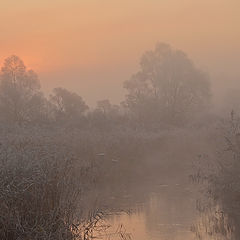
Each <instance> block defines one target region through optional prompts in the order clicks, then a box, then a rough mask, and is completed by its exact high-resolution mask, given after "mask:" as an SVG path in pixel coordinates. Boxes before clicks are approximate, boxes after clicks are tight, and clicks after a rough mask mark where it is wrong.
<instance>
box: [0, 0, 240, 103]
mask: <svg viewBox="0 0 240 240" xmlns="http://www.w3.org/2000/svg"><path fill="white" fill-rule="evenodd" d="M0 33H1V35H0V64H1V63H2V61H3V59H4V58H5V57H7V56H9V55H11V54H16V55H18V56H20V57H21V58H22V59H23V60H24V61H25V63H26V65H28V66H29V67H31V68H33V69H34V70H35V71H36V72H37V73H38V74H39V76H40V78H41V82H42V86H43V88H44V89H46V90H49V89H51V88H52V87H56V86H63V87H68V88H69V89H71V90H74V91H77V92H78V93H80V95H82V96H83V97H84V98H85V99H86V101H87V103H89V104H93V103H94V102H95V101H96V100H97V99H104V98H110V99H111V100H112V101H113V102H118V101H120V100H121V98H122V96H123V90H122V82H123V81H124V80H127V79H128V78H129V77H130V76H131V74H132V73H134V72H135V71H136V70H137V68H138V62H139V58H140V56H141V55H142V53H143V52H144V51H145V50H149V49H152V48H154V45H155V44H156V42H158V41H159V42H166V43H169V44H171V45H172V46H173V47H175V48H178V49H181V50H183V51H185V52H186V53H187V54H188V55H189V56H190V57H191V58H192V59H193V60H194V61H195V62H196V64H197V65H198V66H200V67H201V68H203V69H205V70H207V71H209V72H210V73H212V75H213V78H214V79H215V83H216V82H217V81H219V82H221V84H222V81H223V79H224V80H225V81H227V80H231V81H237V79H238V80H239V81H240V67H239V63H240V0H21V1H20V0H0ZM218 77H219V79H218Z"/></svg>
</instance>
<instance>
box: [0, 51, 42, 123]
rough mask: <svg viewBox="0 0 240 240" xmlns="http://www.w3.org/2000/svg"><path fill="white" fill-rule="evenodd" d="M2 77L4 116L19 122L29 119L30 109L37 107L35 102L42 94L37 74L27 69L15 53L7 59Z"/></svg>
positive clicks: (0, 102)
mask: <svg viewBox="0 0 240 240" xmlns="http://www.w3.org/2000/svg"><path fill="white" fill-rule="evenodd" d="M0 77H1V83H0V109H1V116H2V118H4V119H5V120H7V121H10V122H14V123H19V124H21V123H23V122H25V121H29V120H30V119H29V117H30V115H29V113H30V112H29V110H30V109H34V108H35V107H37V106H35V104H38V103H39V101H40V99H41V96H42V95H41V92H40V82H39V80H38V76H37V74H36V73H35V72H34V71H33V70H27V69H26V66H25V65H24V63H23V61H22V60H21V59H20V58H19V57H17V56H15V55H13V56H11V57H8V58H6V59H5V61H4V64H3V66H2V68H1V76H0ZM36 99H38V101H36ZM39 104H40V103H39ZM31 112H33V111H31Z"/></svg>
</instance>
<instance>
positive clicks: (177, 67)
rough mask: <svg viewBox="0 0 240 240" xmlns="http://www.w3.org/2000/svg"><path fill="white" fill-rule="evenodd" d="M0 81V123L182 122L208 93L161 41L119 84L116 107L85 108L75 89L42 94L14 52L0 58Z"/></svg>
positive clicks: (199, 76) (184, 60)
mask: <svg viewBox="0 0 240 240" xmlns="http://www.w3.org/2000/svg"><path fill="white" fill-rule="evenodd" d="M0 79H1V82H0V111H1V116H0V121H1V122H2V123H5V124H6V123H7V124H17V125H21V126H23V125H28V124H32V125H44V124H59V125H62V124H67V125H72V126H78V127H82V126H85V124H88V125H90V126H97V127H110V126H111V125H114V126H116V125H122V124H128V125H134V126H140V127H152V126H154V127H159V126H161V125H164V124H171V125H180V126H182V125H184V124H186V123H187V122H188V121H189V120H191V119H192V118H193V117H194V116H196V114H198V113H200V112H202V111H203V110H204V109H206V108H207V106H208V105H209V102H210V97H211V93H210V82H209V79H208V76H207V75H206V74H205V73H203V72H202V71H200V70H199V69H197V68H196V67H195V66H194V64H193V63H192V61H191V60H190V59H189V58H188V57H187V56H186V54H184V53H183V52H181V51H178V50H174V49H172V48H171V47H170V46H168V45H166V44H157V45H156V48H155V50H154V51H148V52H146V53H145V54H144V55H143V56H142V58H141V61H140V70H139V71H138V72H137V73H136V74H134V75H133V76H132V77H131V79H129V80H128V81H125V82H124V88H125V89H126V91H127V94H126V97H125V99H124V101H123V102H122V103H121V104H120V105H113V104H111V103H110V101H109V100H102V101H99V102H98V103H97V106H96V108H94V109H90V108H89V106H87V104H86V102H85V101H84V100H83V98H82V97H81V96H80V95H79V94H78V93H75V92H71V91H69V90H67V89H64V88H60V87H58V88H55V89H53V90H52V92H51V94H50V95H49V96H45V95H44V93H43V91H42V90H41V85H40V81H39V78H38V76H37V74H36V73H35V72H34V71H33V70H28V69H27V67H26V66H25V64H24V62H23V61H22V60H21V59H20V58H19V57H17V56H15V55H13V56H10V57H8V58H7V59H5V61H4V63H3V66H2V68H1V73H0Z"/></svg>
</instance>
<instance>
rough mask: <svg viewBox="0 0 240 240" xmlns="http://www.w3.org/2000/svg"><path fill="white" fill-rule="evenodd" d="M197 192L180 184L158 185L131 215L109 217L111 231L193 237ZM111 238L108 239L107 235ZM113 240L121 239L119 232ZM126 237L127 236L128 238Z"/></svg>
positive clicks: (140, 237) (141, 237)
mask: <svg viewBox="0 0 240 240" xmlns="http://www.w3.org/2000/svg"><path fill="white" fill-rule="evenodd" d="M193 196H194V194H193V192H191V191H190V190H189V188H187V187H183V186H181V185H179V184H174V185H172V186H171V185H166V184H162V185H158V187H157V188H156V189H155V191H153V192H149V197H148V198H146V199H145V200H144V202H142V203H140V204H137V205H136V206H135V211H134V212H132V213H131V214H127V213H122V214H120V215H119V214H118V215H114V216H113V217H111V218H109V219H108V223H109V224H110V225H111V226H112V227H111V229H110V230H109V231H110V232H111V231H112V232H113V231H117V229H119V228H121V226H123V227H122V229H121V230H122V231H123V232H125V233H130V234H131V239H133V240H135V239H136V240H151V239H152V240H191V239H194V234H193V233H192V232H191V231H190V228H191V225H192V224H193V223H194V220H195V219H196V211H195V198H194V197H193ZM106 239H109V238H106ZM111 239H114V240H117V239H120V238H119V236H118V235H116V236H113V235H112V236H111ZM126 239H127V238H126Z"/></svg>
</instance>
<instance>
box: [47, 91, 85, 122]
mask: <svg viewBox="0 0 240 240" xmlns="http://www.w3.org/2000/svg"><path fill="white" fill-rule="evenodd" d="M50 102H51V103H52V105H53V108H54V112H55V117H56V120H64V121H65V120H67V119H68V120H70V119H71V120H79V118H81V117H82V116H83V114H84V113H85V112H86V110H87V109H88V106H87V104H86V103H85V102H84V100H83V99H82V97H81V96H79V95H78V94H77V93H74V92H71V91H69V90H67V89H64V88H60V87H59V88H54V89H53V93H52V94H51V95H50Z"/></svg>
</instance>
